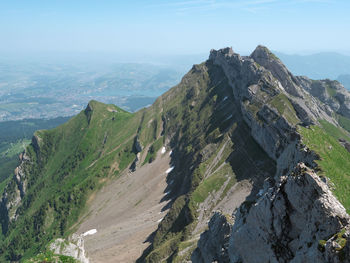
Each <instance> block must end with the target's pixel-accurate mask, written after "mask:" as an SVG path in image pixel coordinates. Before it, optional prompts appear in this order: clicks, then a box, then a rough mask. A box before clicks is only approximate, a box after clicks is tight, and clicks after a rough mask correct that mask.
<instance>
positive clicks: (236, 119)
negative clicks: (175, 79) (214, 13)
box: [0, 46, 350, 262]
mask: <svg viewBox="0 0 350 263" xmlns="http://www.w3.org/2000/svg"><path fill="white" fill-rule="evenodd" d="M349 124H350V93H349V92H348V91H346V90H345V89H344V87H343V86H342V85H341V84H339V83H338V82H337V81H330V80H317V81H315V80H311V79H309V78H307V77H296V76H294V75H293V74H292V73H290V72H289V71H288V69H287V68H286V67H285V66H284V65H283V63H282V62H281V61H280V60H279V58H277V57H276V56H275V55H274V54H273V53H271V52H270V51H269V50H268V49H267V48H266V47H263V46H258V47H257V48H256V50H255V51H254V52H253V53H252V54H251V55H250V56H246V57H242V56H240V55H239V54H236V53H234V52H233V50H232V49H230V48H225V49H221V50H218V51H216V50H212V51H211V53H210V57H209V59H208V60H207V61H205V62H204V63H202V64H199V65H194V66H193V67H192V69H191V70H190V71H189V72H188V73H187V74H186V75H185V76H184V77H183V78H182V80H181V82H180V83H179V84H178V85H177V86H175V87H173V88H172V89H170V90H169V91H168V92H166V93H164V94H163V95H162V96H160V97H159V98H158V99H157V100H156V101H155V103H154V104H153V105H152V106H150V107H148V108H144V109H142V110H140V111H138V112H136V113H128V112H126V111H124V110H122V109H120V108H118V107H116V106H114V105H106V104H102V103H99V102H97V101H90V102H89V104H88V105H87V107H86V109H85V110H84V111H82V112H80V113H79V114H78V115H77V116H75V117H73V118H72V119H70V120H69V121H68V122H67V123H65V124H63V125H61V126H59V127H57V128H55V129H52V130H49V131H38V132H36V133H35V135H34V137H33V139H32V143H31V144H30V145H29V146H28V147H27V148H26V150H25V152H24V153H23V154H22V155H21V156H20V157H21V164H20V166H19V167H18V168H16V170H15V174H14V176H13V178H12V179H11V180H10V181H9V182H8V184H7V186H6V187H5V188H4V190H3V194H2V199H1V203H0V211H1V213H0V220H1V226H2V231H1V232H2V236H1V237H0V240H1V243H0V260H1V261H4V262H6V261H15V260H26V259H29V258H31V257H33V256H36V255H37V254H39V252H40V251H48V250H50V247H51V250H54V252H55V253H56V254H60V253H61V254H65V255H67V256H75V257H76V258H78V256H79V257H80V260H81V261H83V262H84V261H85V262H86V259H85V256H87V257H88V258H89V259H90V260H91V262H134V261H135V260H136V259H137V262H162V261H163V262H186V261H192V262H213V261H217V262H340V261H343V262H348V259H349V255H350V245H349V244H350V243H349V242H348V241H349V239H350V237H349V236H350V217H349V215H348V214H347V212H349V211H350V198H349V197H348V193H349V189H350V174H349V171H350V169H349V168H350V167H349V163H350V162H349V161H350V153H349V148H350V147H349V145H350V144H349V141H350V135H349V132H350V125H349ZM91 230H93V231H92V232H89V231H91ZM87 233H88V234H87ZM89 233H93V234H90V235H89ZM59 238H64V239H62V240H63V241H62V240H61V239H59ZM73 247H74V249H73ZM78 250H79V251H80V252H79V253H76V251H78ZM84 250H85V251H86V253H85V252H84ZM253 250H254V251H255V253H251V251H253ZM81 252H83V253H81ZM74 253H75V254H74ZM82 256H84V257H82Z"/></svg>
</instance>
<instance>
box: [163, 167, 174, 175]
mask: <svg viewBox="0 0 350 263" xmlns="http://www.w3.org/2000/svg"><path fill="white" fill-rule="evenodd" d="M174 168H175V167H174V166H173V167H170V168H169V169H168V170H166V171H165V173H166V174H168V173H170V172H171V171H172V170H174Z"/></svg>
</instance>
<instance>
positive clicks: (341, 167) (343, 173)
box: [299, 121, 350, 213]
mask: <svg viewBox="0 0 350 263" xmlns="http://www.w3.org/2000/svg"><path fill="white" fill-rule="evenodd" d="M320 123H321V126H312V127H310V128H308V129H307V128H304V127H299V131H300V133H301V135H302V138H303V139H302V140H303V143H305V144H306V145H307V146H308V147H309V148H310V149H311V150H313V151H315V152H316V153H317V154H318V155H319V156H320V160H317V161H316V162H317V164H318V166H319V169H320V170H321V171H320V172H319V175H320V176H326V177H328V178H329V179H330V181H331V182H332V183H333V185H334V189H333V192H334V194H335V196H336V197H337V198H338V200H339V201H340V202H341V203H342V204H343V205H344V207H345V209H346V210H347V212H348V213H349V212H350V197H349V192H350V153H349V152H348V151H347V150H346V149H345V148H344V147H343V146H342V145H341V144H340V143H339V141H338V139H340V138H342V139H346V140H348V141H349V140H350V138H349V136H348V135H347V134H346V133H345V132H344V131H343V130H342V129H340V128H339V127H336V126H334V125H332V124H330V123H328V122H326V121H320Z"/></svg>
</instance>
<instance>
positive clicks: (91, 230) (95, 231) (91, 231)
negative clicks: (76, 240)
mask: <svg viewBox="0 0 350 263" xmlns="http://www.w3.org/2000/svg"><path fill="white" fill-rule="evenodd" d="M96 233H97V230H96V229H95V228H94V229H90V230H89V231H86V232H85V233H84V234H83V237H85V236H88V235H94V234H96Z"/></svg>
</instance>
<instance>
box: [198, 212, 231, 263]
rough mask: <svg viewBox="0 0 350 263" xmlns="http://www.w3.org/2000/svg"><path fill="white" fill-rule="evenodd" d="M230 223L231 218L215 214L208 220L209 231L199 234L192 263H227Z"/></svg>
mask: <svg viewBox="0 0 350 263" xmlns="http://www.w3.org/2000/svg"><path fill="white" fill-rule="evenodd" d="M232 223H233V221H232V218H231V216H229V215H223V214H221V213H219V212H216V213H215V214H214V215H213V216H212V218H211V219H210V222H209V229H208V230H207V231H205V232H204V233H202V234H201V237H200V240H199V242H198V247H197V249H196V250H195V251H194V252H193V254H192V262H202V263H211V262H229V255H228V250H227V249H228V244H229V239H230V234H231V228H232Z"/></svg>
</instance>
